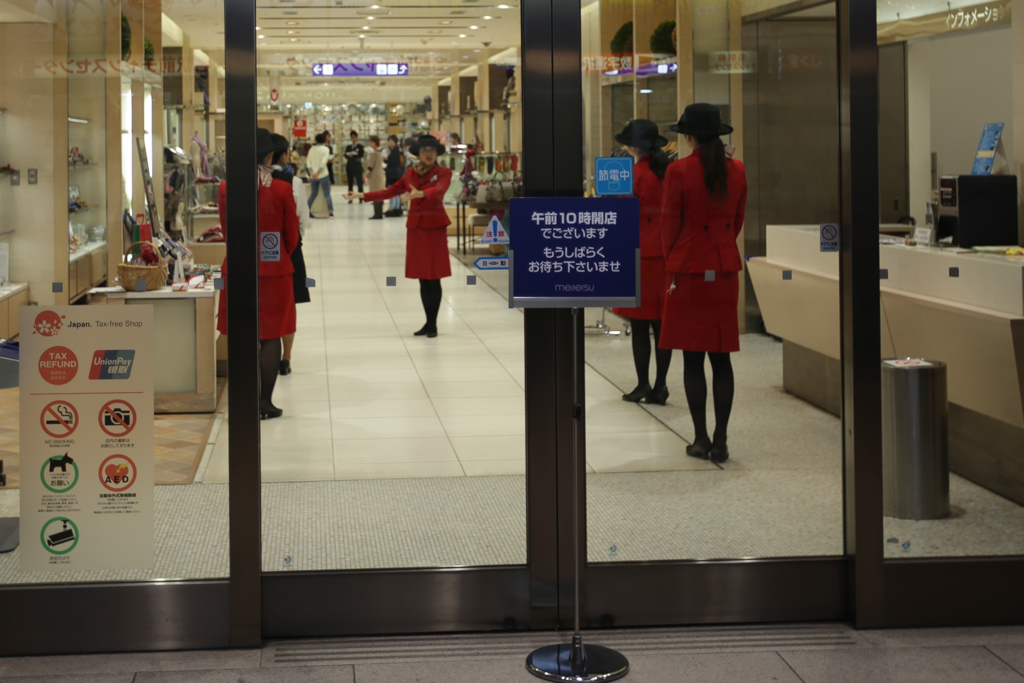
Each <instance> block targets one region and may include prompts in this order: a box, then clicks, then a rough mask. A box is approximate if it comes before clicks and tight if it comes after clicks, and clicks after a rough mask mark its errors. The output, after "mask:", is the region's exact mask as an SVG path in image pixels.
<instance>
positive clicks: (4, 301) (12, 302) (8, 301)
mask: <svg viewBox="0 0 1024 683" xmlns="http://www.w3.org/2000/svg"><path fill="white" fill-rule="evenodd" d="M27 305H28V284H27V283H25V282H21V283H16V282H11V283H8V284H6V285H2V286H0V339H15V338H16V337H17V336H18V334H19V333H20V332H21V329H20V327H19V322H18V316H19V314H20V313H21V307H22V306H27Z"/></svg>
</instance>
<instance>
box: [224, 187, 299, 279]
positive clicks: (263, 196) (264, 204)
mask: <svg viewBox="0 0 1024 683" xmlns="http://www.w3.org/2000/svg"><path fill="white" fill-rule="evenodd" d="M227 187H228V184H227V181H225V182H222V183H221V184H220V193H219V195H220V197H219V199H220V206H218V208H217V210H218V212H219V213H220V225H221V228H222V229H223V230H224V238H225V239H227V236H228V232H227V225H228V220H227V211H228V200H227ZM259 189H260V194H259V214H258V216H259V217H258V225H259V232H260V237H261V238H262V235H263V233H266V232H279V233H281V235H280V236H281V260H280V261H260V275H263V276H274V275H291V274H292V273H293V272H295V268H294V267H293V266H292V252H293V251H295V248H296V247H298V246H299V216H298V214H297V213H296V212H295V195H293V194H292V186H291V185H289V184H288V183H286V182H284V181H283V180H278V179H277V178H275V179H274V181H273V182H272V183H270V187H263V185H262V183H261V184H260V186H259ZM261 241H262V240H261Z"/></svg>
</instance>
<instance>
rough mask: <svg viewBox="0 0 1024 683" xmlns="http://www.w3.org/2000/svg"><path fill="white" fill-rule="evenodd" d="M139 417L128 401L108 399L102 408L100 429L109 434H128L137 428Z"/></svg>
mask: <svg viewBox="0 0 1024 683" xmlns="http://www.w3.org/2000/svg"><path fill="white" fill-rule="evenodd" d="M137 418H138V416H137V415H136V414H135V408H134V407H133V406H132V404H130V403H128V402H127V401H120V400H116V401H108V402H107V403H105V404H104V405H103V408H102V409H101V410H100V429H102V430H103V432H104V433H105V434H107V435H109V436H127V435H128V434H131V433H132V430H133V429H135V422H136V420H137Z"/></svg>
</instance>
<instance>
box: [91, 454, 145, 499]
mask: <svg viewBox="0 0 1024 683" xmlns="http://www.w3.org/2000/svg"><path fill="white" fill-rule="evenodd" d="M99 474H100V483H101V484H103V487H104V488H105V489H107V490H108V491H114V492H119V491H127V490H128V489H130V488H131V487H132V484H134V483H135V478H136V476H137V475H138V469H137V468H136V467H135V463H134V462H133V461H132V459H131V458H129V457H128V456H127V455H119V454H118V455H112V456H110V457H109V458H107V459H106V460H104V461H103V462H102V463H100V472H99Z"/></svg>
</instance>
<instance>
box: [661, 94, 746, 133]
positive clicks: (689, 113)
mask: <svg viewBox="0 0 1024 683" xmlns="http://www.w3.org/2000/svg"><path fill="white" fill-rule="evenodd" d="M669 130H671V131H672V132H673V133H682V134H683V135H694V136H698V135H700V136H708V137H712V136H716V135H728V134H729V133H731V132H732V126H727V125H725V124H724V123H722V112H720V111H718V107H716V106H715V105H713V104H705V103H703V102H700V103H697V104H691V105H689V106H688V107H686V109H684V110H683V115H682V116H680V117H679V123H677V124H675V125H674V126H669Z"/></svg>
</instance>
